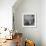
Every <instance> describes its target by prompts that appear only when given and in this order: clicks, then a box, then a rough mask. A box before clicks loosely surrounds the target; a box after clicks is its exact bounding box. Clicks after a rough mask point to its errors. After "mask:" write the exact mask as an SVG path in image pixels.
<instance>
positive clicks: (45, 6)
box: [41, 0, 46, 46]
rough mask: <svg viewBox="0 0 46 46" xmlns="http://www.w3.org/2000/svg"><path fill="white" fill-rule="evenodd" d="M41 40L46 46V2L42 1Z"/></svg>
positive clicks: (45, 0)
mask: <svg viewBox="0 0 46 46" xmlns="http://www.w3.org/2000/svg"><path fill="white" fill-rule="evenodd" d="M41 40H42V46H46V0H42V1H41Z"/></svg>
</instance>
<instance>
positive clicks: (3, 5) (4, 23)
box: [0, 0, 16, 29]
mask: <svg viewBox="0 0 46 46" xmlns="http://www.w3.org/2000/svg"><path fill="white" fill-rule="evenodd" d="M15 2H16V0H0V27H7V28H9V29H11V28H12V6H13V4H14V3H15Z"/></svg>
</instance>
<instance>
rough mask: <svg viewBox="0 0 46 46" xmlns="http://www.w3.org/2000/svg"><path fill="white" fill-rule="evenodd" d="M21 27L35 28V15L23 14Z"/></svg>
mask: <svg viewBox="0 0 46 46" xmlns="http://www.w3.org/2000/svg"><path fill="white" fill-rule="evenodd" d="M22 26H23V27H36V14H35V13H24V14H23V15H22Z"/></svg>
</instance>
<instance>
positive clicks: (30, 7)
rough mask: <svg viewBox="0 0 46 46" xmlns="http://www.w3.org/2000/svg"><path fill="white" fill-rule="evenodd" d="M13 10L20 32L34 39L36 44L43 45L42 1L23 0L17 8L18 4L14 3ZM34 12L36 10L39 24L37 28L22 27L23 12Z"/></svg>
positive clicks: (37, 45)
mask: <svg viewBox="0 0 46 46" xmlns="http://www.w3.org/2000/svg"><path fill="white" fill-rule="evenodd" d="M13 12H14V16H15V17H14V19H15V29H16V30H17V31H18V32H22V33H23V37H24V38H26V37H27V38H28V39H32V40H34V41H35V44H36V46H41V24H40V23H41V20H40V17H41V1H40V0H23V2H21V3H20V5H18V7H17V8H16V5H14V7H13ZM32 12H34V13H35V14H36V16H37V22H36V23H37V26H36V27H35V28H34V27H33V28H31V27H29V28H28V27H25V28H24V27H22V14H23V13H32Z"/></svg>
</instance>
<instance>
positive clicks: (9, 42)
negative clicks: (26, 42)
mask: <svg viewBox="0 0 46 46" xmlns="http://www.w3.org/2000/svg"><path fill="white" fill-rule="evenodd" d="M0 46H16V44H15V39H13V40H6V42H4V43H2V44H1V45H0Z"/></svg>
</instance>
